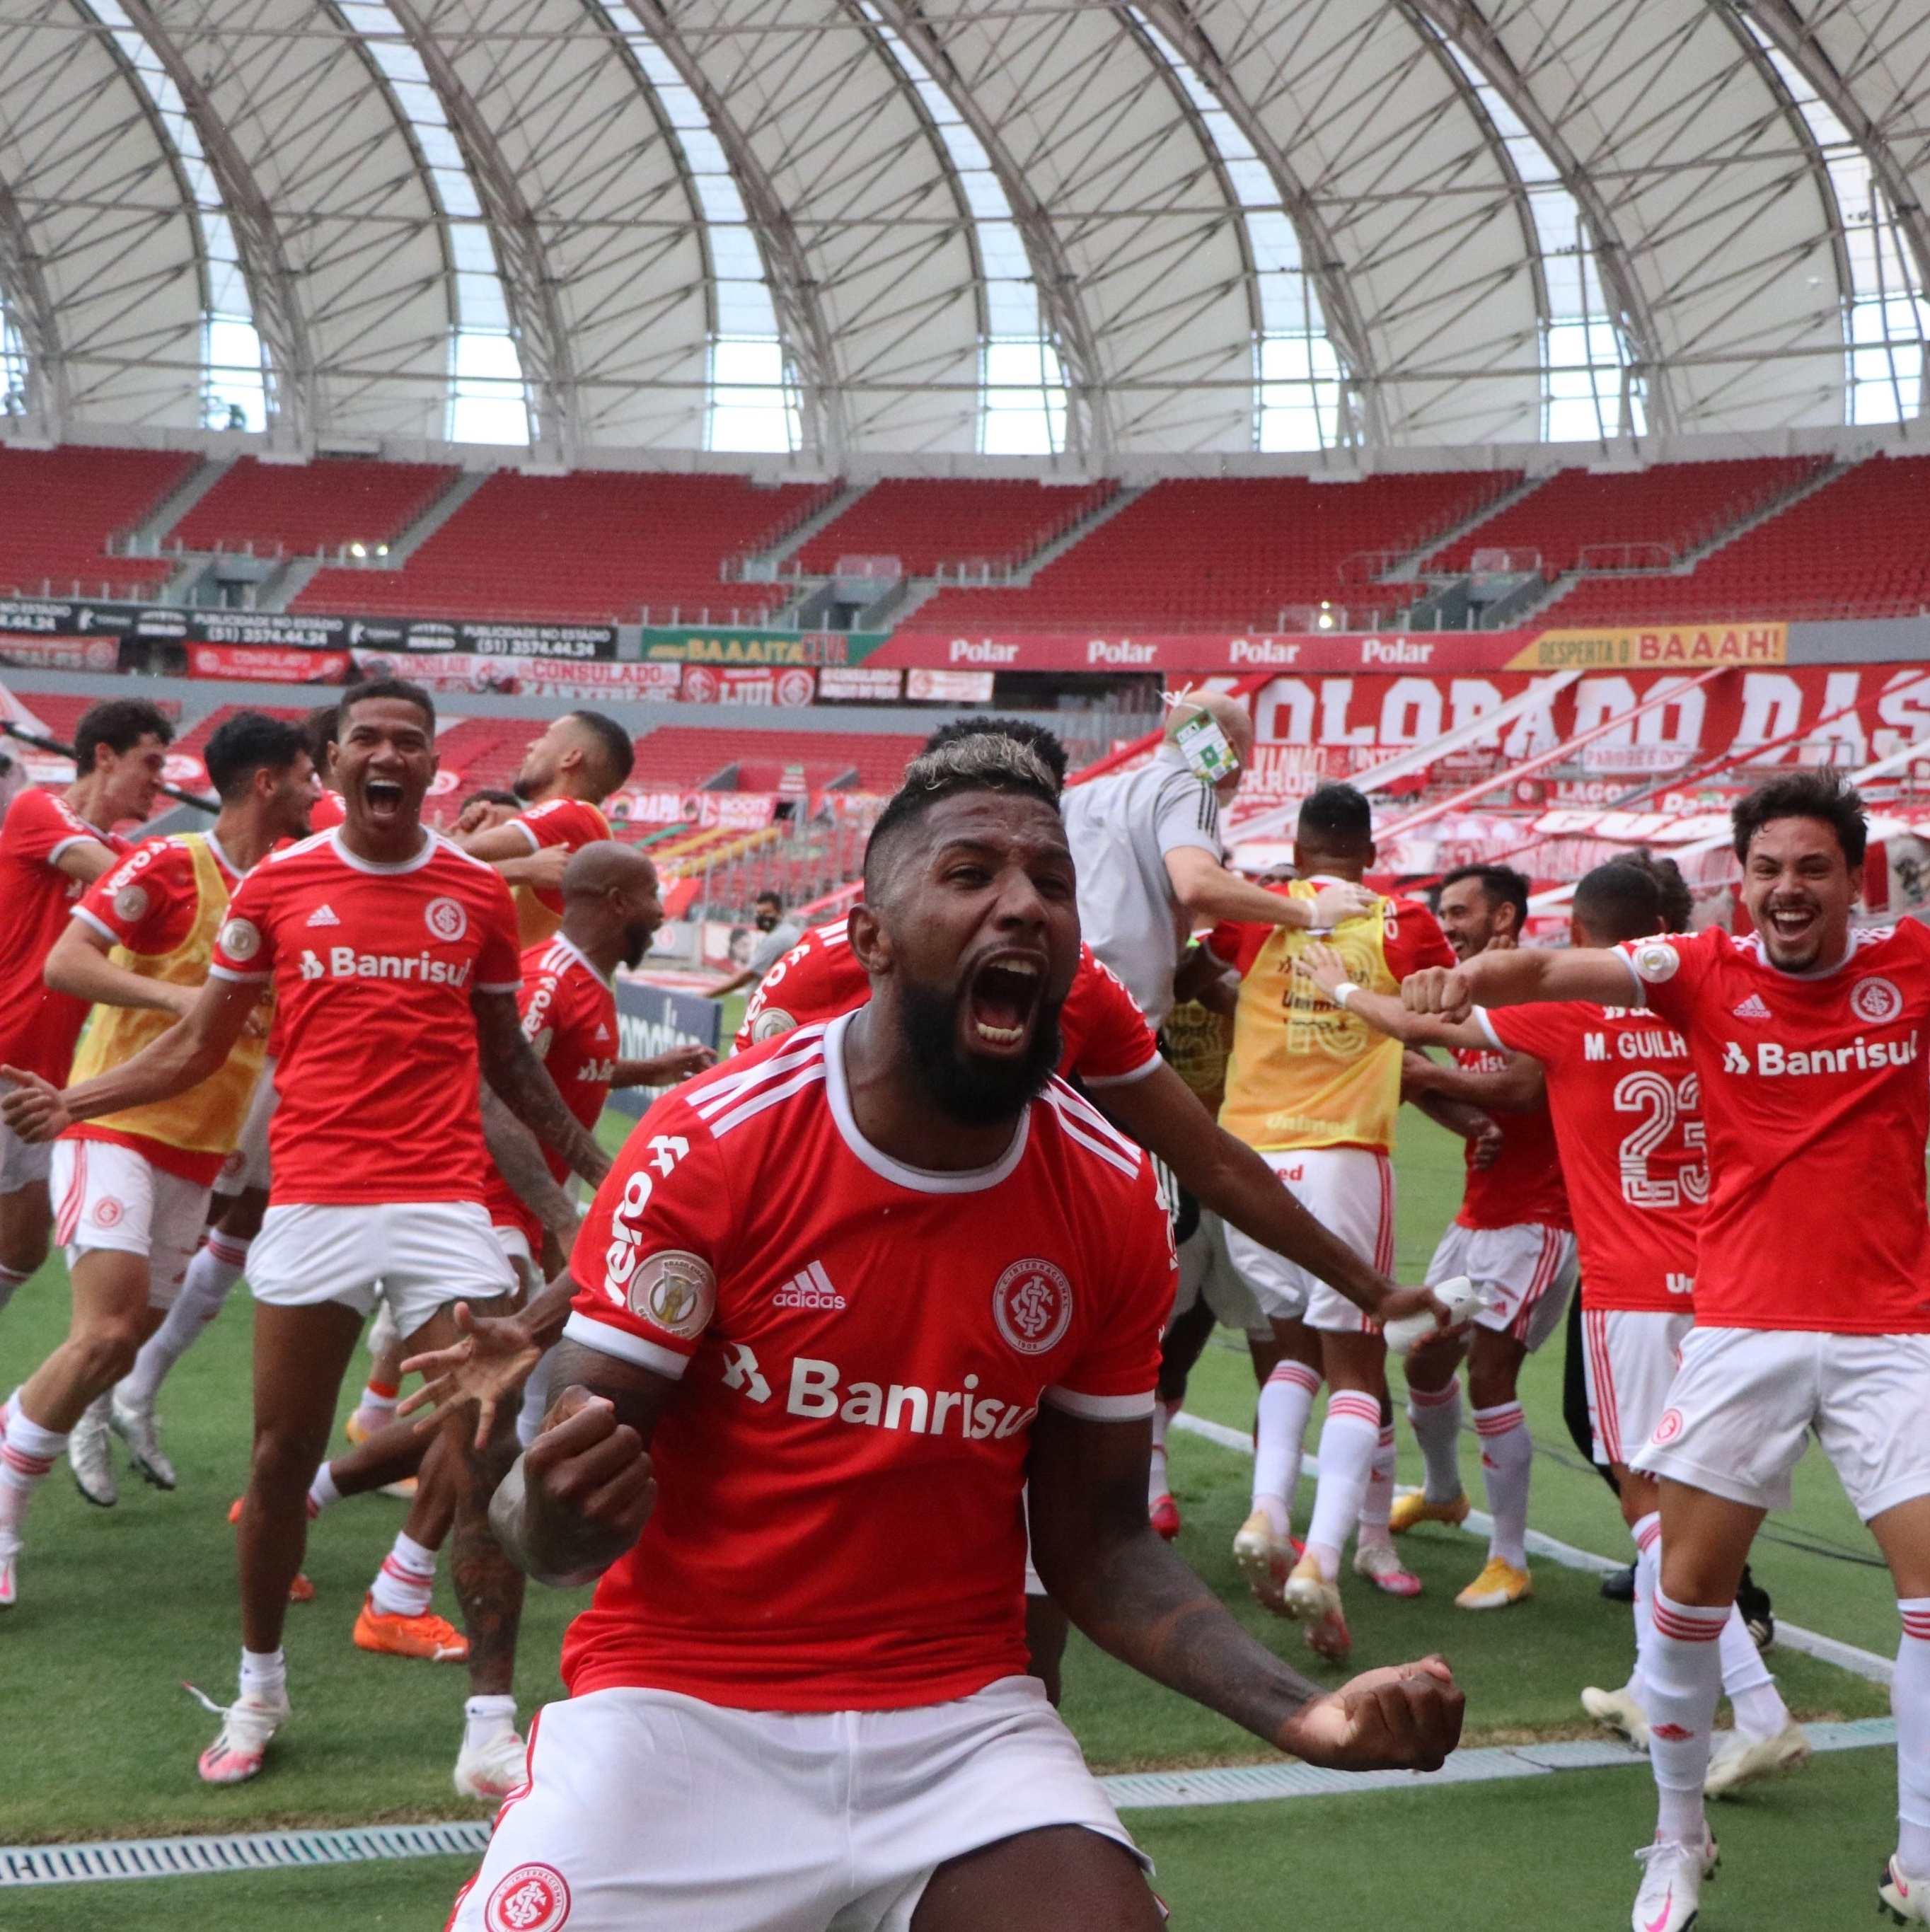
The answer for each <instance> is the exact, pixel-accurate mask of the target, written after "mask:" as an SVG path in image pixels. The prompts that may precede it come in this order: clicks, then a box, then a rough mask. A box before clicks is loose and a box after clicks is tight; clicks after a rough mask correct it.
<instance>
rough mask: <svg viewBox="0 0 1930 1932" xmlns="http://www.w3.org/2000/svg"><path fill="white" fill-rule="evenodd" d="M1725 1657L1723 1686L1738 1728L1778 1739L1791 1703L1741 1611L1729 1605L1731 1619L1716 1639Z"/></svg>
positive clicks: (1763, 1736)
mask: <svg viewBox="0 0 1930 1932" xmlns="http://www.w3.org/2000/svg"><path fill="white" fill-rule="evenodd" d="M1717 1652H1718V1655H1720V1656H1721V1659H1722V1689H1723V1693H1724V1695H1725V1696H1726V1697H1727V1698H1728V1700H1729V1703H1730V1706H1731V1708H1732V1709H1733V1710H1734V1712H1735V1713H1736V1728H1737V1729H1738V1730H1745V1731H1747V1732H1748V1734H1749V1735H1750V1736H1751V1737H1752V1738H1779V1737H1781V1736H1782V1734H1783V1732H1784V1729H1785V1728H1786V1727H1787V1725H1788V1723H1789V1706H1787V1704H1785V1703H1784V1702H1783V1701H1782V1694H1781V1691H1778V1690H1777V1688H1776V1681H1775V1679H1774V1678H1773V1677H1772V1676H1770V1675H1769V1666H1768V1665H1767V1664H1765V1663H1764V1662H1763V1654H1762V1652H1760V1651H1759V1650H1758V1649H1757V1648H1756V1640H1755V1639H1754V1637H1751V1635H1750V1634H1749V1626H1748V1625H1747V1624H1745V1622H1743V1621H1742V1612H1741V1611H1740V1610H1738V1609H1737V1608H1736V1606H1735V1605H1734V1604H1730V1606H1729V1621H1728V1622H1727V1623H1726V1624H1724V1625H1723V1626H1722V1635H1721V1637H1720V1638H1719V1639H1718V1642H1717Z"/></svg>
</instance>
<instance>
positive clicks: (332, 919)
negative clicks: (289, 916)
mask: <svg viewBox="0 0 1930 1932" xmlns="http://www.w3.org/2000/svg"><path fill="white" fill-rule="evenodd" d="M307 923H308V925H310V926H340V925H341V920H340V919H338V918H337V917H336V916H335V908H334V907H332V906H331V905H329V904H326V903H325V904H321V905H318V906H317V907H316V908H315V910H314V911H313V912H311V913H310V914H309V915H308V920H307Z"/></svg>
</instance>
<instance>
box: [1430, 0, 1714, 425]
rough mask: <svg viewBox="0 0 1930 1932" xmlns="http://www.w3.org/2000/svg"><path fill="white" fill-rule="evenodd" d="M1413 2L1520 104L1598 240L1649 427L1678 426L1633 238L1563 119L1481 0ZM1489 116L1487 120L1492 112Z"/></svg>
mask: <svg viewBox="0 0 1930 1932" xmlns="http://www.w3.org/2000/svg"><path fill="white" fill-rule="evenodd" d="M1408 4H1409V5H1412V7H1415V8H1416V9H1418V11H1420V12H1421V13H1423V14H1424V15H1425V16H1426V17H1427V19H1428V20H1431V21H1432V22H1433V24H1434V26H1435V27H1436V28H1437V29H1438V30H1439V32H1440V33H1441V34H1442V37H1444V38H1445V39H1447V40H1451V41H1452V42H1453V43H1454V45H1455V46H1457V47H1459V48H1460V50H1461V51H1462V52H1463V53H1464V54H1466V55H1467V57H1468V58H1469V60H1471V61H1472V62H1473V63H1474V64H1475V66H1476V67H1478V68H1480V70H1481V74H1482V75H1483V77H1484V78H1485V79H1486V80H1487V81H1488V82H1489V83H1490V84H1491V85H1492V86H1493V88H1494V89H1495V90H1496V92H1497V93H1499V95H1500V96H1501V98H1502V99H1503V100H1504V101H1506V102H1507V103H1508V106H1509V107H1511V108H1512V109H1513V110H1514V112H1515V113H1516V114H1517V115H1518V116H1519V117H1520V121H1521V124H1522V125H1523V127H1526V129H1527V130H1528V131H1529V133H1531V134H1532V135H1533V136H1534V137H1535V140H1536V142H1538V144H1539V145H1540V147H1541V151H1542V152H1543V153H1544V154H1546V155H1547V157H1548V159H1549V160H1550V161H1551V162H1553V164H1554V167H1555V171H1556V173H1557V174H1558V175H1559V176H1560V177H1561V182H1562V187H1565V189H1566V190H1568V193H1569V195H1570V196H1571V197H1572V198H1573V199H1574V202H1575V203H1576V205H1577V206H1578V207H1579V208H1580V210H1581V213H1582V219H1583V220H1584V221H1586V223H1587V224H1588V229H1589V234H1590V236H1592V238H1593V240H1594V242H1595V272H1596V273H1597V274H1598V275H1599V276H1600V277H1601V284H1602V287H1603V288H1604V290H1607V294H1608V299H1609V300H1610V302H1613V304H1614V305H1615V308H1616V317H1617V320H1619V323H1620V325H1621V328H1622V334H1623V335H1624V336H1625V338H1627V340H1628V342H1629V344H1630V345H1631V347H1633V349H1634V351H1635V356H1634V363H1633V365H1632V366H1631V368H1629V369H1628V371H1626V372H1625V374H1626V376H1627V377H1641V378H1642V379H1643V380H1644V382H1645V383H1646V386H1647V403H1648V416H1649V428H1650V429H1651V430H1652V431H1654V432H1655V433H1656V434H1660V435H1664V436H1666V435H1668V434H1671V433H1673V431H1674V429H1675V428H1676V407H1675V397H1674V395H1673V391H1672V389H1670V384H1669V380H1668V368H1667V362H1666V359H1665V358H1664V356H1663V353H1662V347H1661V344H1662V337H1661V332H1660V331H1659V330H1658V329H1657V327H1656V326H1655V315H1654V312H1653V311H1652V309H1651V308H1650V306H1649V298H1648V295H1647V293H1646V291H1645V290H1643V287H1642V284H1641V282H1640V278H1638V277H1637V275H1635V274H1634V271H1633V270H1632V269H1631V266H1630V265H1629V260H1628V246H1627V244H1626V243H1625V242H1624V241H1623V240H1622V235H1621V232H1620V229H1619V226H1617V224H1616V220H1615V217H1614V215H1613V213H1612V212H1611V211H1610V208H1609V206H1608V203H1607V200H1606V199H1604V196H1602V194H1601V190H1599V189H1598V187H1596V186H1595V181H1594V178H1593V177H1592V175H1590V174H1589V172H1588V170H1587V169H1586V168H1584V167H1583V166H1582V164H1581V163H1580V160H1578V159H1577V157H1576V154H1575V152H1574V148H1572V147H1571V145H1569V142H1568V137H1567V136H1565V134H1564V133H1562V130H1561V128H1560V127H1559V124H1557V123H1556V121H1554V119H1553V118H1552V117H1551V116H1550V115H1548V114H1547V113H1544V111H1543V110H1542V107H1541V104H1540V102H1539V101H1537V100H1536V99H1535V94H1534V91H1533V89H1532V88H1530V87H1529V85H1528V83H1527V81H1526V80H1525V79H1524V78H1523V75H1522V74H1521V72H1520V69H1519V68H1517V67H1516V65H1514V61H1513V59H1512V58H1511V57H1510V55H1509V54H1508V49H1506V47H1505V46H1503V45H1502V41H1501V37H1500V36H1499V34H1496V31H1494V29H1493V27H1492V26H1490V25H1489V23H1488V22H1487V18H1486V17H1485V16H1484V14H1483V13H1482V12H1481V9H1480V7H1478V5H1476V4H1475V0H1408ZM1482 118H1483V119H1486V118H1487V116H1486V115H1485V114H1484V115H1483V116H1482ZM1531 232H1532V223H1531ZM1535 254H1536V256H1537V257H1539V256H1540V254H1541V246H1540V238H1539V236H1536V237H1535ZM1619 428H1620V433H1621V434H1622V435H1623V436H1631V435H1632V434H1634V423H1633V422H1632V421H1631V418H1630V413H1629V409H1628V394H1627V390H1626V388H1625V389H1624V392H1623V395H1622V422H1621V424H1620V425H1619Z"/></svg>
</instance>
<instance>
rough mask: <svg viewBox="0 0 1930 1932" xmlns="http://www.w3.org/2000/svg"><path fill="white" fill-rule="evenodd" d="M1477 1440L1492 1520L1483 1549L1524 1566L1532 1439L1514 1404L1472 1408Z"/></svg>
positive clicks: (1516, 1564) (1519, 1568)
mask: <svg viewBox="0 0 1930 1932" xmlns="http://www.w3.org/2000/svg"><path fill="white" fill-rule="evenodd" d="M1474 1426H1475V1433H1476V1434H1477V1435H1478V1436H1480V1438H1481V1474H1482V1475H1483V1476H1484V1477H1485V1478H1487V1508H1488V1514H1490V1516H1492V1517H1493V1518H1494V1530H1493V1534H1492V1535H1490V1537H1489V1538H1488V1540H1487V1553H1488V1554H1489V1556H1498V1557H1499V1558H1500V1559H1501V1560H1502V1562H1504V1563H1511V1564H1513V1565H1514V1567H1515V1568H1516V1569H1517V1570H1525V1569H1526V1568H1527V1567H1528V1477H1529V1471H1530V1470H1531V1469H1532V1468H1533V1467H1534V1463H1535V1439H1534V1438H1533V1437H1532V1436H1530V1435H1529V1433H1528V1418H1526V1416H1525V1415H1523V1414H1522V1413H1521V1405H1520V1403H1518V1402H1505V1403H1502V1404H1500V1405H1499V1407H1497V1408H1494V1409H1476V1410H1475V1412H1474Z"/></svg>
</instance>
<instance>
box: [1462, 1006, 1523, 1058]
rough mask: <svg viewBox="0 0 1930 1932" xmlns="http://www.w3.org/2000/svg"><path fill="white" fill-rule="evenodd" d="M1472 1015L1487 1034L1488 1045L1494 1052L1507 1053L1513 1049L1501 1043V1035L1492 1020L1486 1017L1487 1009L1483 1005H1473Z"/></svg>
mask: <svg viewBox="0 0 1930 1932" xmlns="http://www.w3.org/2000/svg"><path fill="white" fill-rule="evenodd" d="M1472 1017H1473V1020H1474V1023H1475V1025H1476V1026H1478V1027H1479V1028H1481V1031H1482V1032H1483V1033H1484V1034H1486V1035H1487V1043H1488V1045H1489V1046H1491V1047H1493V1049H1494V1050H1495V1052H1496V1053H1508V1052H1512V1051H1513V1049H1512V1048H1511V1047H1508V1046H1504V1045H1503V1044H1502V1039H1501V1036H1500V1035H1499V1034H1498V1033H1496V1031H1495V1030H1494V1022H1493V1021H1492V1020H1491V1019H1489V1018H1488V1016H1487V1008H1486V1007H1475V1010H1474V1013H1473V1016H1472Z"/></svg>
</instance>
